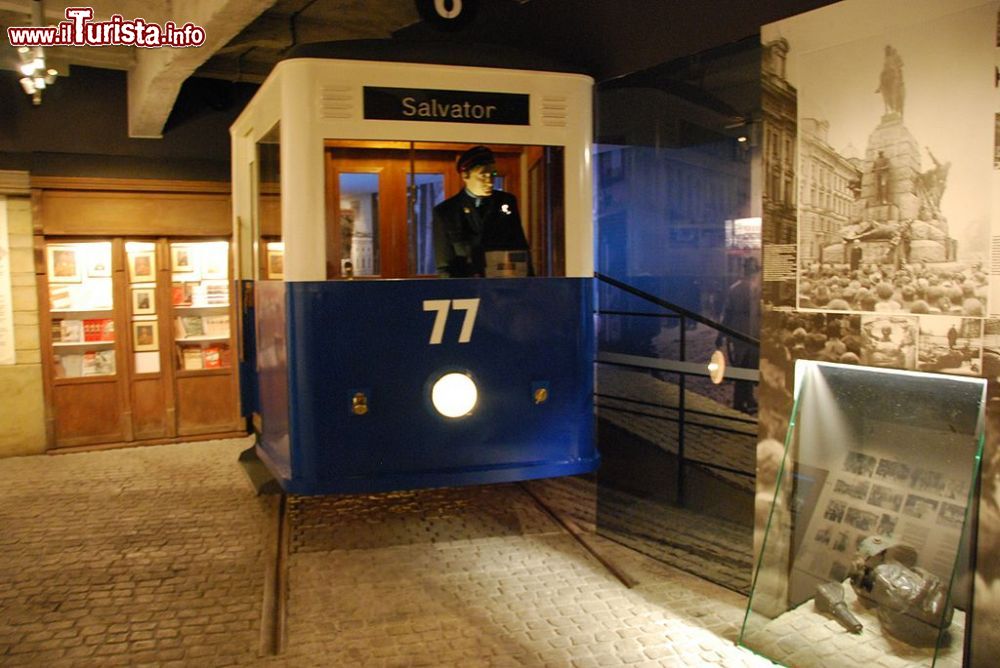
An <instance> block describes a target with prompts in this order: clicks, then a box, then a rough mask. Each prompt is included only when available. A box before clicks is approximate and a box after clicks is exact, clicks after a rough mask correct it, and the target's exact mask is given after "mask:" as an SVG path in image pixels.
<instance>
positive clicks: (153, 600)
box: [0, 439, 771, 667]
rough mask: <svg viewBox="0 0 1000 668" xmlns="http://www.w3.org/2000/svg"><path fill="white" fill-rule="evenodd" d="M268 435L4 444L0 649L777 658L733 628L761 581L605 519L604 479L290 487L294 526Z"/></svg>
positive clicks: (88, 659) (89, 656)
mask: <svg viewBox="0 0 1000 668" xmlns="http://www.w3.org/2000/svg"><path fill="white" fill-rule="evenodd" d="M248 443H249V441H248V440H246V439H241V440H231V441H211V442H202V443H191V444H181V445H169V446H153V447H145V448H134V449H123V450H113V451H105V452H91V453H78V454H68V455H61V456H54V457H49V456H37V457H21V458H12V459H6V460H2V461H0V526H3V528H4V530H3V532H2V533H0V552H2V554H3V555H4V559H3V560H2V561H0V663H2V664H3V665H5V666H37V665H46V666H110V665H138V664H149V665H170V666H174V665H175V666H192V665H212V666H224V665H275V666H283V665H284V666H350V665H357V666H379V665H386V666H407V665H422V666H476V665H483V666H494V665H496V666H503V665H526V666H607V665H642V666H702V665H719V666H727V667H729V666H740V665H746V666H766V665H771V664H770V662H769V661H766V660H764V659H762V658H760V657H757V656H755V655H753V654H751V653H749V652H748V651H746V650H743V649H740V648H737V647H736V646H735V640H736V636H737V633H738V629H739V625H740V624H741V622H742V619H743V614H744V610H745V605H746V598H745V597H744V596H743V595H741V594H738V593H735V592H734V591H732V590H730V589H726V588H723V587H720V586H717V585H715V584H712V583H709V582H707V581H705V580H703V579H701V578H698V577H695V576H694V575H691V574H689V573H687V572H684V571H681V570H678V569H675V568H672V567H670V566H666V565H664V564H662V563H661V562H659V561H655V560H652V559H649V558H647V557H645V556H643V555H641V554H640V553H638V552H635V551H633V550H630V549H627V548H625V547H622V546H621V545H618V544H616V543H612V542H610V541H607V540H605V539H602V538H600V537H598V536H596V535H594V534H593V533H592V532H591V531H590V527H588V525H587V522H586V517H585V516H582V515H581V512H582V511H581V510H580V508H582V507H583V505H582V504H585V503H590V504H593V493H592V490H590V492H588V485H587V483H586V482H585V481H575V482H574V481H570V480H565V479H564V480H557V481H540V482H534V483H530V484H509V485H494V486H484V487H468V488H457V489H443V490H428V491H420V492H408V493H398V494H388V495H378V496H341V497H318V498H305V497H291V498H289V499H288V502H287V506H286V513H285V523H284V525H279V523H278V522H277V518H278V517H279V512H278V510H279V507H280V504H279V502H278V500H277V499H278V497H275V496H264V497H258V496H256V495H255V493H254V491H253V489H252V488H251V485H250V484H249V482H248V479H247V478H246V476H245V475H244V472H243V470H242V469H241V468H240V466H239V465H238V464H237V456H238V454H239V452H240V451H241V450H242V449H244V448H245V447H247V445H248ZM588 493H589V494H590V497H589V498H590V501H587V498H588ZM560 499H562V501H563V502H568V503H571V504H574V505H575V506H576V507H577V511H576V515H575V517H574V516H569V515H565V514H563V513H562V512H561V511H560ZM591 507H592V505H591ZM282 538H284V540H282ZM281 545H284V546H285V548H284V550H281V549H279V546H281ZM276 650H277V651H279V652H280V653H278V654H275V653H274V652H275V651H276Z"/></svg>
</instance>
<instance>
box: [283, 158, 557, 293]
mask: <svg viewBox="0 0 1000 668" xmlns="http://www.w3.org/2000/svg"><path fill="white" fill-rule="evenodd" d="M473 146H475V144H461V143H430V142H403V141H337V140H327V141H326V142H325V143H324V150H325V153H324V161H325V188H326V259H327V261H326V273H327V278H328V279H339V278H416V277H431V276H442V275H443V276H448V275H452V274H450V273H449V269H448V265H447V261H446V260H443V259H442V256H443V253H444V251H443V250H442V248H446V249H447V248H449V244H450V243H452V242H454V245H455V246H456V247H458V248H459V250H458V253H459V255H461V252H462V250H461V248H460V247H459V246H458V242H456V241H455V239H451V240H449V241H447V242H446V241H444V240H440V239H438V240H436V239H435V225H434V209H435V207H437V206H438V205H439V204H441V203H442V202H444V201H445V200H448V199H449V198H451V197H453V196H455V195H458V194H459V193H462V192H463V191H466V188H467V185H466V181H465V180H463V174H462V173H460V172H459V171H458V170H457V168H456V161H457V159H458V157H459V156H461V155H462V154H463V153H464V152H465V151H467V150H468V149H470V148H472V147H473ZM489 148H490V150H491V151H492V155H493V158H494V162H493V163H492V165H493V166H492V167H491V168H490V173H489V174H488V175H485V177H484V178H486V179H489V180H490V181H491V184H490V185H491V188H488V189H487V190H486V191H485V192H486V194H487V196H486V197H485V198H478V199H477V198H475V197H472V198H470V199H469V200H468V201H466V200H461V201H460V202H459V201H457V200H456V203H455V206H454V207H452V208H454V209H455V214H454V215H455V220H456V221H459V219H462V220H461V221H460V222H455V225H459V224H462V225H465V224H468V225H470V226H472V227H471V228H470V229H473V230H474V232H473V233H474V234H476V233H482V234H483V239H484V240H485V239H486V238H487V237H488V236H489V233H487V232H486V231H485V230H484V229H483V228H484V227H486V226H488V225H490V224H492V223H491V222H490V220H491V219H490V218H488V217H487V216H488V215H490V214H483V215H480V211H487V209H486V208H485V207H484V208H482V209H480V210H479V211H473V207H475V206H477V205H478V204H483V203H486V204H489V205H491V206H494V207H496V208H497V211H498V214H497V216H498V217H499V218H500V219H501V220H502V221H503V222H504V223H511V221H513V220H515V219H517V218H519V219H520V227H521V233H523V234H517V233H516V227H515V228H514V231H515V233H512V234H510V235H508V237H511V236H516V237H517V240H516V241H511V240H510V239H504V238H500V239H499V240H497V239H496V238H494V239H493V241H492V242H489V243H487V242H485V241H484V244H483V246H484V247H487V248H486V250H487V251H490V252H489V253H483V259H482V260H480V265H478V266H475V267H473V265H472V264H469V265H467V267H466V268H465V269H464V272H466V273H460V272H455V273H454V275H468V276H478V275H483V276H518V275H534V276H560V275H563V274H564V258H563V257H562V250H561V247H562V243H561V239H562V234H563V216H562V212H563V203H562V199H563V187H562V154H563V151H562V149H560V148H553V147H543V146H513V145H491V146H489ZM466 174H468V172H466ZM497 191H501V192H500V193H497ZM480 194H481V195H482V193H480ZM512 198H513V199H512ZM472 202H475V203H474V204H473V203H472ZM501 209H502V211H501ZM466 219H468V222H467V223H466ZM440 225H441V224H440V223H439V229H438V233H439V234H441V230H442V229H443V228H441V227H440ZM480 226H481V227H480ZM451 229H452V228H449V230H451ZM463 229H464V228H463ZM441 236H444V235H443V234H442V235H441ZM436 242H437V243H436ZM524 242H526V246H527V247H526V248H525V247H524V245H523V244H524ZM272 243H273V240H272ZM490 243H492V246H490ZM505 244H508V245H509V247H505ZM497 251H499V252H497ZM475 252H476V251H474V250H473V251H471V252H470V256H473V255H475ZM460 259H463V260H464V258H460ZM484 268H485V271H484Z"/></svg>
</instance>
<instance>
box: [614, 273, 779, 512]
mask: <svg viewBox="0 0 1000 668" xmlns="http://www.w3.org/2000/svg"><path fill="white" fill-rule="evenodd" d="M594 277H595V278H596V279H597V280H598V281H600V282H602V283H605V284H607V285H610V286H611V287H614V288H617V289H619V290H622V291H623V292H626V293H628V294H630V295H632V296H634V297H638V298H639V299H641V300H643V301H645V302H647V303H649V304H653V305H655V306H657V307H660V308H663V309H665V310H666V311H667V312H661V313H650V312H646V311H627V310H601V309H598V310H597V311H595V313H596V315H597V316H598V317H599V318H600V317H605V316H627V317H640V318H665V319H672V320H677V321H678V323H677V324H678V329H679V332H680V334H679V341H678V355H677V359H663V358H658V357H646V356H642V355H627V354H622V353H611V352H601V351H598V353H597V358H596V361H597V363H598V364H607V365H612V366H623V367H631V368H639V369H646V370H649V371H667V372H670V373H672V374H677V375H678V377H679V378H678V383H677V385H678V393H677V397H678V399H677V405H676V406H673V405H670V404H663V403H655V402H649V401H643V400H640V399H634V398H631V397H623V396H616V395H609V394H603V393H601V392H596V391H595V392H594V397H595V400H597V399H610V400H615V401H619V402H622V403H625V404H630V405H631V406H630V407H629V408H623V407H619V406H610V405H608V404H607V403H597V401H595V405H596V406H597V407H598V408H599V409H602V410H613V411H618V412H622V413H628V414H633V415H638V416H642V417H648V418H654V419H658V420H664V421H669V422H676V423H677V467H676V471H677V473H676V481H675V482H676V486H677V503H678V505H680V506H683V505H684V499H685V485H684V470H685V464H695V465H698V466H702V467H706V468H709V469H714V470H717V471H720V472H725V473H728V474H734V475H741V476H746V477H753V475H754V474H753V473H752V472H747V471H741V470H739V469H734V468H732V467H728V466H725V465H723V464H721V463H718V462H710V461H704V460H699V459H691V458H688V457H687V456H686V452H685V432H686V429H687V428H688V427H697V428H699V429H710V430H714V431H719V432H726V433H736V434H747V433H748V432H746V431H741V430H739V429H736V428H734V427H738V426H751V425H756V424H757V420H756V418H754V417H752V416H750V415H741V416H734V415H726V414H723V413H710V412H707V411H701V410H697V409H692V408H689V407H688V406H687V396H686V395H687V378H688V377H689V376H701V377H706V378H710V377H711V375H712V374H711V371H710V370H709V368H708V364H706V363H703V362H691V361H688V359H687V349H688V345H687V344H688V342H687V334H686V333H687V329H688V323H689V321H691V322H696V323H698V324H700V325H704V326H706V327H709V328H710V329H712V330H715V332H716V333H717V334H716V336H718V335H720V334H721V335H725V336H727V337H729V339H730V340H735V341H739V342H741V343H744V344H748V345H751V346H754V347H755V348H757V349H758V350H759V348H760V341H759V340H758V339H756V338H754V337H752V336H749V335H748V334H746V333H744V332H739V331H736V330H734V329H732V328H730V327H727V326H726V325H724V324H722V323H721V322H716V321H714V320H712V319H711V318H708V317H705V316H703V315H701V314H700V313H695V312H694V311H691V310H689V309H686V308H684V307H683V306H680V305H679V304H673V303H671V302H669V301H667V300H665V299H662V298H660V297H657V296H656V295H653V294H650V293H648V292H645V291H644V290H641V289H639V288H637V287H635V286H633V285H629V284H627V283H623V282H622V281H619V280H617V279H615V278H612V277H610V276H606V275H604V274H601V273H595V274H594ZM722 378H724V379H729V380H734V381H743V382H746V381H750V382H758V381H759V378H760V374H759V372H758V370H757V369H747V368H739V367H729V366H728V365H727V367H726V368H725V371H724V373H723V374H722ZM653 408H655V409H661V410H662V409H666V410H668V411H674V412H675V414H674V415H663V414H659V413H654V412H651V411H650V410H643V409H653ZM705 418H711V419H712V421H714V423H713V422H710V421H707V420H705ZM720 421H722V422H724V423H726V424H728V425H729V426H723V425H720V424H717V423H718V422H720ZM748 435H749V434H748Z"/></svg>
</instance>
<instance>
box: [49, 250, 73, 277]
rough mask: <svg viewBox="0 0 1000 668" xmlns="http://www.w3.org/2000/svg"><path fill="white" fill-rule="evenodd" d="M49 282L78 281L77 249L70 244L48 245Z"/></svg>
mask: <svg viewBox="0 0 1000 668" xmlns="http://www.w3.org/2000/svg"><path fill="white" fill-rule="evenodd" d="M47 252H48V260H49V282H51V283H79V282H80V280H81V273H80V256H79V252H78V249H76V248H73V247H71V246H49V247H48V248H47Z"/></svg>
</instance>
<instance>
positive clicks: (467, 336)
mask: <svg viewBox="0 0 1000 668" xmlns="http://www.w3.org/2000/svg"><path fill="white" fill-rule="evenodd" d="M449 309H454V310H456V311H465V320H463V321H462V331H461V332H459V334H458V342H459V343H468V342H469V341H471V340H472V328H473V327H474V326H475V324H476V314H477V313H479V298H478V297H477V298H475V299H451V300H449V299H425V300H424V310H425V311H437V315H435V316H434V326H433V327H432V328H431V338H430V341H429V342H428V343H430V344H431V345H432V346H433V345H437V344H439V343H441V341H442V340H443V339H444V326H445V322H446V321H447V320H448V310H449Z"/></svg>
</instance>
